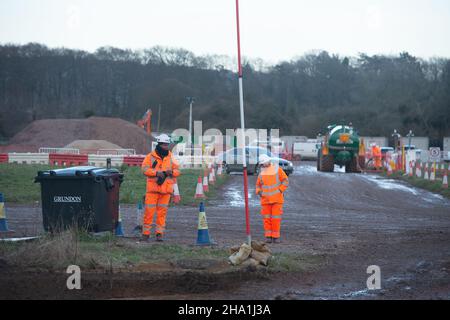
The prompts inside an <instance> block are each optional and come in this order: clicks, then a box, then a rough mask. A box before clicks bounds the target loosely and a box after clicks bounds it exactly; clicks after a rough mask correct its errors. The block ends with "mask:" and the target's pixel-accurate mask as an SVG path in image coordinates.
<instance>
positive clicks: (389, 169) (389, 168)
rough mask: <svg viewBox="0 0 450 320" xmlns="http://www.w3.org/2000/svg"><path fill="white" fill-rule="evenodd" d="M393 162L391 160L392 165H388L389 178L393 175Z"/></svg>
mask: <svg viewBox="0 0 450 320" xmlns="http://www.w3.org/2000/svg"><path fill="white" fill-rule="evenodd" d="M393 162H394V161H393V160H391V163H388V167H387V169H388V171H387V174H388V176H390V175H392V164H393Z"/></svg>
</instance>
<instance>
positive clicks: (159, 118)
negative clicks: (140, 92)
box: [157, 104, 161, 132]
mask: <svg viewBox="0 0 450 320" xmlns="http://www.w3.org/2000/svg"><path fill="white" fill-rule="evenodd" d="M160 123H161V104H160V105H159V108H158V130H157V131H158V132H159V124H160Z"/></svg>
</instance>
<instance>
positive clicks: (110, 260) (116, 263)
mask: <svg viewBox="0 0 450 320" xmlns="http://www.w3.org/2000/svg"><path fill="white" fill-rule="evenodd" d="M226 255H227V252H226V250H223V249H217V248H204V247H188V246H182V245H174V244H164V243H163V244H154V245H144V246H142V245H139V244H136V243H135V242H133V241H127V240H124V239H117V238H115V237H114V236H112V235H106V236H102V237H94V236H90V235H87V234H85V233H81V234H80V233H77V232H74V231H66V232H63V233H61V234H58V235H55V236H44V237H42V238H40V239H38V240H35V241H32V242H21V243H9V242H0V256H1V257H2V260H3V262H6V263H7V265H9V266H14V267H18V268H32V269H40V270H51V271H55V270H61V269H64V268H67V266H69V265H72V264H74V265H78V266H80V267H81V268H83V269H86V270H95V269H99V270H104V269H122V268H129V267H130V266H137V265H143V264H157V263H163V262H164V263H167V262H171V261H176V260H180V259H194V258H195V259H222V258H224V257H226Z"/></svg>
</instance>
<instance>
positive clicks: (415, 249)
mask: <svg viewBox="0 0 450 320" xmlns="http://www.w3.org/2000/svg"><path fill="white" fill-rule="evenodd" d="M242 180H243V179H242V176H241V175H233V176H231V177H230V179H229V181H228V182H227V184H226V185H225V186H224V187H223V190H222V194H221V195H219V197H218V199H215V200H211V201H210V202H209V205H208V206H207V207H206V213H207V220H208V225H209V230H210V235H211V237H212V238H213V239H214V240H215V241H216V242H217V244H218V246H220V247H228V246H231V245H236V244H240V243H242V242H244V241H245V240H246V234H245V213H244V204H243V187H242ZM289 180H290V187H289V189H288V191H287V192H286V198H285V199H286V203H285V207H284V217H283V223H282V230H281V233H282V240H283V241H282V243H281V244H280V245H276V246H275V245H274V246H272V247H273V251H274V253H275V254H278V253H283V252H286V253H289V252H291V253H305V254H319V255H322V254H323V255H326V256H327V257H329V259H328V260H329V263H327V265H324V266H320V267H321V268H322V269H320V270H318V271H316V272H312V273H304V274H280V275H277V276H274V278H273V281H269V283H267V281H266V282H264V283H262V284H260V283H257V282H255V283H249V284H246V285H245V286H241V287H240V288H239V289H235V290H233V292H229V291H220V290H219V291H215V292H210V293H208V294H207V295H196V296H191V297H192V298H199V299H202V298H204V299H211V298H214V299H220V298H225V299H229V298H243V299H245V298H247V299H248V298H251V299H253V298H255V299H271V298H275V297H280V298H294V299H303V298H309V299H316V298H318V299H320V298H326V299H329V298H344V299H373V298H375V299H383V298H404V297H406V298H411V297H412V298H415V297H422V298H423V297H425V298H427V297H431V298H432V297H446V296H445V290H444V289H445V288H450V280H449V279H450V276H449V274H448V272H447V271H445V270H450V258H449V257H450V201H449V200H447V199H444V198H442V197H440V196H437V195H434V194H432V193H430V192H428V191H424V190H420V189H416V188H413V187H410V186H408V185H406V184H404V183H401V182H397V181H394V180H390V179H380V177H378V176H376V175H370V174H353V173H350V174H346V173H343V172H342V170H341V171H340V172H334V173H321V172H317V170H316V168H315V164H314V163H301V164H300V165H297V166H296V169H295V172H294V173H293V175H291V176H290V177H289ZM255 181H256V177H254V176H250V177H249V187H250V190H249V193H250V202H249V203H250V213H251V230H252V236H253V238H255V239H262V238H263V230H262V221H261V218H260V214H259V210H260V208H259V199H257V197H256V196H255V195H254V192H255V186H254V184H255ZM182 196H183V195H182ZM121 208H122V214H123V223H124V229H125V232H126V233H127V234H128V235H132V230H133V227H134V226H135V224H136V209H135V207H134V206H126V205H123V206H121ZM7 215H8V219H9V225H10V228H11V229H15V230H16V231H18V232H19V233H21V234H23V235H34V234H33V232H34V233H38V232H40V231H39V230H41V229H42V226H41V224H42V217H41V216H42V214H41V209H40V207H38V206H32V207H31V206H14V205H12V206H10V207H8V212H7ZM197 219H198V209H197V207H194V206H192V207H188V206H184V207H171V208H170V209H169V212H168V216H167V234H166V242H167V243H180V244H187V245H193V244H194V243H195V241H196V236H197V222H198V221H197ZM371 264H378V265H380V267H382V272H383V281H384V282H383V283H384V284H385V285H386V289H385V291H383V292H381V293H378V294H372V293H368V292H366V291H364V290H365V287H364V286H365V281H366V279H367V274H366V268H367V266H369V265H371ZM421 264H425V265H428V266H430V265H431V267H429V270H426V271H423V272H422V269H423V268H422V267H420V268H419V267H417V266H418V265H420V266H421ZM418 268H419V269H418ZM421 268H422V269H421ZM441 269H442V270H444V269H445V270H444V271H442V270H441ZM408 270H410V271H408ZM411 270H412V271H411ZM417 270H419V271H417ZM395 279H402V280H399V281H396V280H395ZM408 287H410V288H413V289H411V290H409V289H405V288H408ZM255 288H257V289H255ZM269 288H270V289H269ZM419 289H420V290H419ZM255 290H256V291H257V294H255V292H256V291H255ZM447 292H450V290H448V291H447ZM174 297H175V296H174Z"/></svg>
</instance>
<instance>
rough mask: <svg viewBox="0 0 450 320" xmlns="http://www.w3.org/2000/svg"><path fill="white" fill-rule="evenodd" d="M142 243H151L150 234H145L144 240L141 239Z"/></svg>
mask: <svg viewBox="0 0 450 320" xmlns="http://www.w3.org/2000/svg"><path fill="white" fill-rule="evenodd" d="M141 241H143V242H148V241H150V236H149V235H148V234H143V235H142V238H141Z"/></svg>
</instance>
